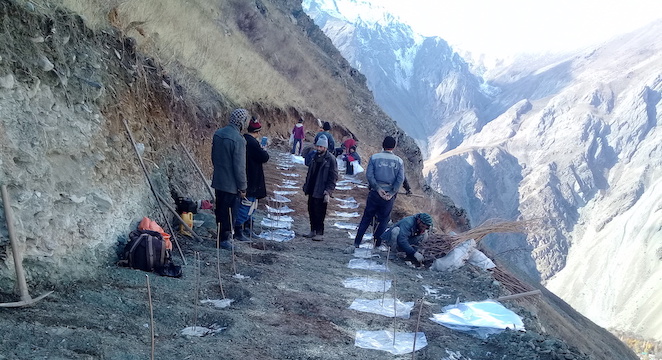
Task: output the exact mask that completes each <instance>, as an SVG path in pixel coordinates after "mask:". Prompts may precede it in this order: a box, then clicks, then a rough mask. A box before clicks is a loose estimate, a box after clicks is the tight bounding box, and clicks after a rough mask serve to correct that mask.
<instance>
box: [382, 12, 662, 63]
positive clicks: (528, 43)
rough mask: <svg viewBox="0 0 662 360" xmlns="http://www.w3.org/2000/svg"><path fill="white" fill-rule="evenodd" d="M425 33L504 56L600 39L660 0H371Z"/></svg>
mask: <svg viewBox="0 0 662 360" xmlns="http://www.w3.org/2000/svg"><path fill="white" fill-rule="evenodd" d="M371 2H372V3H373V4H378V5H380V6H383V7H385V8H386V9H387V10H389V11H390V12H392V13H394V14H396V15H397V16H398V17H400V19H401V20H402V21H403V22H405V23H407V24H409V25H410V26H411V27H412V28H413V29H414V31H417V32H419V33H421V34H423V35H427V36H432V35H436V36H439V37H442V38H444V39H445V40H447V41H448V42H449V43H450V44H451V45H455V46H458V47H459V48H463V49H466V50H470V51H472V52H476V53H486V54H488V55H491V56H507V55H510V54H513V53H520V52H541V51H543V52H544V51H547V50H549V51H563V50H573V49H576V48H579V47H583V46H587V45H591V44H594V43H600V42H603V41H606V40H609V39H610V38H612V37H614V36H616V35H619V34H622V33H626V32H629V31H632V30H635V29H637V28H640V27H642V26H644V25H646V24H648V23H650V22H652V21H654V20H656V19H660V18H662V0H628V1H616V0H551V1H547V0H454V1H451V0H407V1H403V0H372V1H371Z"/></svg>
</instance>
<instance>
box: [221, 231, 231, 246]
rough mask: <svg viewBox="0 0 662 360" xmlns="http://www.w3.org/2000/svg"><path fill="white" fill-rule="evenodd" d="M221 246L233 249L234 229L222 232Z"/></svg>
mask: <svg viewBox="0 0 662 360" xmlns="http://www.w3.org/2000/svg"><path fill="white" fill-rule="evenodd" d="M219 247H220V248H221V249H225V250H232V231H223V232H222V233H221V242H220V243H219Z"/></svg>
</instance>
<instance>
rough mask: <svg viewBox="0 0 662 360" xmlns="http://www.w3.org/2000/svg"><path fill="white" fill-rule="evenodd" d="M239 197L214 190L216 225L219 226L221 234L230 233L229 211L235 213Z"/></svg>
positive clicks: (230, 220)
mask: <svg viewBox="0 0 662 360" xmlns="http://www.w3.org/2000/svg"><path fill="white" fill-rule="evenodd" d="M238 199H239V195H237V194H231V193H228V192H225V191H220V190H216V209H214V214H215V215H216V223H220V224H221V233H224V232H226V231H232V228H231V227H230V224H231V223H232V222H233V220H232V219H231V218H230V209H232V213H233V214H235V213H236V211H237V203H238Z"/></svg>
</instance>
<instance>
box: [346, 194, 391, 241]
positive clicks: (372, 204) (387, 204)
mask: <svg viewBox="0 0 662 360" xmlns="http://www.w3.org/2000/svg"><path fill="white" fill-rule="evenodd" d="M394 202H395V196H393V197H392V198H391V200H384V199H382V197H381V196H379V194H378V193H377V191H374V190H371V191H370V193H368V200H366V203H365V210H364V211H363V217H362V218H361V223H360V224H359V229H358V230H357V231H356V238H354V246H359V245H361V241H363V235H365V232H366V230H367V229H368V226H370V222H371V221H372V218H374V217H375V216H377V223H378V224H377V229H375V232H374V233H373V237H374V239H375V246H379V245H381V244H382V239H381V238H380V237H381V236H382V234H383V233H384V231H386V227H387V226H388V222H389V220H390V219H391V210H393V203H394Z"/></svg>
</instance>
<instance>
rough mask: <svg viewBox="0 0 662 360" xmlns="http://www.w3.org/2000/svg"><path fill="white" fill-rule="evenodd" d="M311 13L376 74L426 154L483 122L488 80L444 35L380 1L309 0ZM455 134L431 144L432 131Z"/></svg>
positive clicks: (388, 104) (381, 98)
mask: <svg viewBox="0 0 662 360" xmlns="http://www.w3.org/2000/svg"><path fill="white" fill-rule="evenodd" d="M303 6H304V9H305V10H306V12H307V13H308V14H309V15H310V16H311V17H312V18H313V19H314V20H315V23H316V24H318V25H319V26H320V27H321V28H322V30H323V31H324V33H325V34H326V35H327V36H329V38H331V40H332V41H333V43H334V45H335V46H336V47H337V48H338V49H339V50H340V52H341V53H342V54H343V55H344V56H345V57H346V58H347V60H348V61H349V62H350V63H351V64H352V66H354V67H356V68H357V69H358V70H360V71H361V72H362V73H363V74H364V75H365V76H366V78H367V79H368V82H367V83H368V87H369V88H370V89H371V90H372V92H373V93H374V94H375V100H376V101H377V103H378V104H379V105H380V106H381V107H382V108H383V109H384V111H385V112H386V113H388V114H389V115H390V116H391V117H392V118H393V119H394V120H396V121H397V122H398V125H399V126H400V127H402V128H403V129H404V130H405V131H406V132H407V133H408V134H409V135H410V136H412V137H413V138H414V139H416V140H417V143H418V144H419V146H421V148H422V149H423V153H424V155H426V154H427V153H428V152H430V151H433V152H435V153H436V152H438V151H441V150H448V149H452V148H454V147H455V146H457V145H458V144H459V142H460V141H461V140H462V139H463V138H464V137H465V136H467V135H470V134H473V133H474V132H475V131H476V128H478V129H479V128H480V127H481V126H482V125H483V123H482V122H481V121H482V119H483V118H484V117H483V114H481V113H479V112H477V111H479V110H477V109H481V108H482V107H483V106H484V104H485V103H486V102H487V98H488V97H487V96H486V95H485V94H484V93H483V91H482V88H481V84H482V79H480V78H479V77H476V76H475V75H473V74H472V73H471V72H470V70H469V67H468V65H467V63H466V62H465V61H464V60H463V59H462V58H461V57H460V56H458V55H457V54H456V53H455V52H454V51H453V49H452V48H451V47H450V46H449V45H448V44H447V43H446V42H445V41H444V40H443V39H440V38H437V37H431V38H424V37H422V36H420V35H418V34H415V33H414V32H413V31H412V29H411V28H410V27H409V26H408V25H405V24H402V23H400V22H399V21H398V20H397V19H396V18H394V17H393V16H392V15H390V14H388V13H386V12H384V10H383V9H381V8H379V7H378V6H377V5H375V4H370V3H368V2H364V1H354V0H329V1H320V0H306V1H304V2H303ZM440 128H444V129H446V128H448V130H449V131H447V133H448V135H447V136H446V135H444V136H441V139H440V140H439V141H438V142H437V143H435V144H429V142H428V138H429V136H430V134H432V133H435V132H437V131H438V130H439V129H440Z"/></svg>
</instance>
